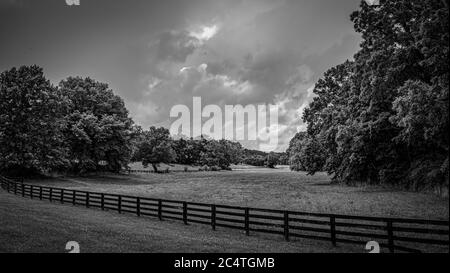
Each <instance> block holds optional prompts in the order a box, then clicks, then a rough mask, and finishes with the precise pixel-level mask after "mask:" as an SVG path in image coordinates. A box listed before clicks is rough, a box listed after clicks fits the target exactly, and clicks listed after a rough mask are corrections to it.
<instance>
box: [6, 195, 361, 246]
mask: <svg viewBox="0 0 450 273" xmlns="http://www.w3.org/2000/svg"><path fill="white" fill-rule="evenodd" d="M0 208H1V210H0V216H1V223H2V224H1V225H0V234H1V236H0V253H11V252H22V253H23V252H40V253H43V252H51V253H62V252H66V250H65V245H66V243H67V242H68V241H76V242H78V243H79V244H80V251H81V252H82V253H85V252H90V253H91V252H101V253H104V252H107V253H108V252H132V253H136V252H158V253H161V252H163V253H167V252H170V253H180V252H189V253H214V252H228V253H236V252H245V253H270V252H282V253H310V252H327V253H329V252H363V251H365V250H364V248H363V247H362V246H352V245H342V246H338V247H335V248H332V247H330V244H329V243H328V242H322V241H313V240H298V241H297V242H296V243H286V242H284V241H283V240H280V239H279V238H277V237H273V236H270V235H268V236H264V235H261V236H245V234H243V233H242V232H239V231H235V230H228V229H221V230H217V231H212V230H211V228H209V227H208V226H202V225H195V226H191V225H189V226H186V225H183V224H180V223H176V222H171V221H158V220H156V219H152V218H146V219H143V218H137V217H135V216H134V215H124V214H117V213H114V212H105V211H99V210H93V209H86V208H82V207H81V208H80V207H73V206H70V205H60V204H51V203H48V202H43V201H38V200H31V199H23V198H21V197H19V196H15V195H11V194H8V193H6V192H5V191H2V190H0ZM19 215H20V217H19Z"/></svg>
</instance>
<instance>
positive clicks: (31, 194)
mask: <svg viewBox="0 0 450 273" xmlns="http://www.w3.org/2000/svg"><path fill="white" fill-rule="evenodd" d="M30 187H31V189H30V197H31V199H33V190H34V189H33V185H31V186H30Z"/></svg>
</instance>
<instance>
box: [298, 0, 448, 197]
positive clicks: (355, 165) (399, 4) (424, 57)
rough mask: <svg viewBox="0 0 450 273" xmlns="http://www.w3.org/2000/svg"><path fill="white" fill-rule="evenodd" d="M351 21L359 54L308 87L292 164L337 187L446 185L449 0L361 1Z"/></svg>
mask: <svg viewBox="0 0 450 273" xmlns="http://www.w3.org/2000/svg"><path fill="white" fill-rule="evenodd" d="M351 20H352V21H353V23H354V26H355V30H356V31H357V32H359V33H361V34H362V38H363V41H362V43H361V49H360V50H359V51H358V52H357V53H356V55H355V60H354V62H346V63H344V64H342V65H339V66H337V67H335V68H332V69H330V70H329V71H328V72H326V73H325V75H324V77H323V78H322V79H321V80H320V81H319V82H318V83H317V85H316V86H315V89H314V93H315V94H316V95H317V97H316V98H315V99H314V101H313V102H312V103H311V105H310V107H309V108H308V109H307V110H306V111H305V113H304V116H303V119H304V121H305V122H307V123H308V130H307V138H306V139H305V140H303V141H302V146H303V147H301V148H300V149H297V150H299V152H298V153H296V154H294V155H291V157H292V156H294V157H295V156H299V155H301V157H302V161H304V162H308V161H309V162H311V163H314V164H306V165H305V164H303V165H305V166H304V167H305V168H306V169H307V170H308V171H310V173H314V172H316V171H319V170H326V171H328V172H329V173H331V174H334V177H335V179H336V180H337V181H343V182H354V181H363V182H368V183H391V184H392V183H403V184H404V185H406V186H413V187H415V188H418V187H419V186H423V185H427V184H428V185H431V186H433V187H434V186H436V184H442V183H447V184H448V132H449V128H448V122H449V120H448V118H449V112H448V91H449V90H448V89H449V86H448V81H449V77H448V69H449V64H448V52H449V28H448V1H441V0H427V1H423V0H395V1H394V0H385V1H380V5H368V4H366V2H365V1H362V2H361V8H360V10H358V11H356V12H354V13H353V14H352V15H351ZM308 146H309V147H310V148H311V149H312V150H311V149H309V150H310V151H315V153H304V154H302V152H307V151H308ZM294 150H295V149H294Z"/></svg>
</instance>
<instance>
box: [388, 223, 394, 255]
mask: <svg viewBox="0 0 450 273" xmlns="http://www.w3.org/2000/svg"><path fill="white" fill-rule="evenodd" d="M386 223H387V232H388V246H389V251H390V252H391V253H394V232H393V230H392V221H391V220H387V221H386Z"/></svg>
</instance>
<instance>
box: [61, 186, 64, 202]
mask: <svg viewBox="0 0 450 273" xmlns="http://www.w3.org/2000/svg"><path fill="white" fill-rule="evenodd" d="M60 201H61V204H64V189H61V200H60Z"/></svg>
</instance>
